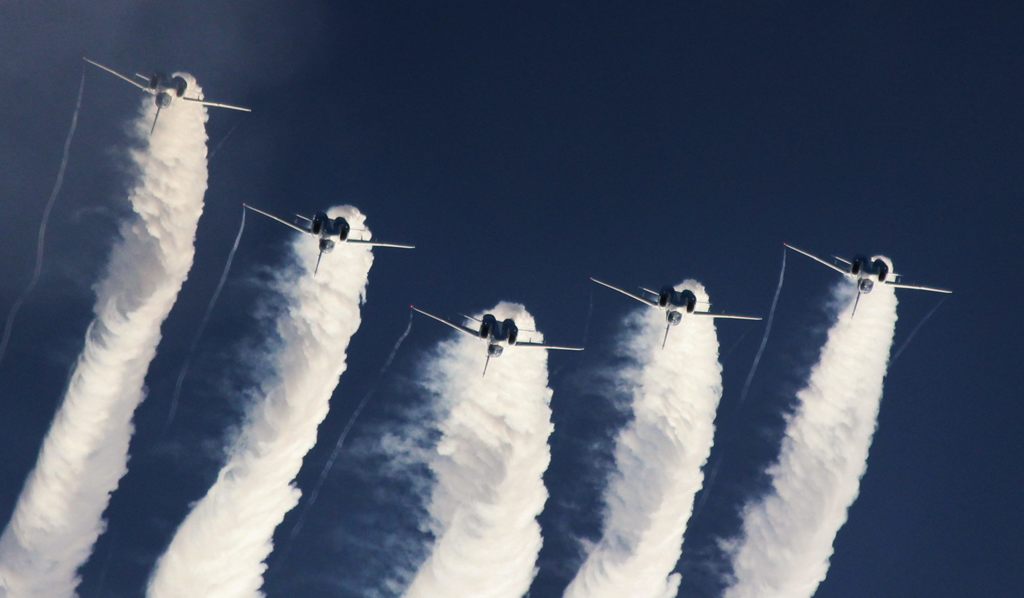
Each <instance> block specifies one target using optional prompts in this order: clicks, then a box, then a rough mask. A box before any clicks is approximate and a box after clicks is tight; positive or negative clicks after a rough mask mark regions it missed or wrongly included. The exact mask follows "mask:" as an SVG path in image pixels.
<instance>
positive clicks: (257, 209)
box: [242, 203, 312, 234]
mask: <svg viewBox="0 0 1024 598" xmlns="http://www.w3.org/2000/svg"><path fill="white" fill-rule="evenodd" d="M242 207H244V208H246V209H249V210H252V211H253V212H256V213H257V214H262V215H263V216H266V217H267V218H270V219H271V220H276V221H278V222H280V223H281V224H283V225H285V226H287V227H288V228H292V229H295V230H297V231H299V232H300V233H306V234H312V233H311V232H310V230H309V229H308V228H302V227H301V226H299V225H297V224H295V223H293V222H288V221H287V220H285V219H283V218H278V217H277V216H274V215H273V214H270V213H268V212H264V211H263V210H261V209H259V208H254V207H252V206H250V205H249V204H247V203H243V204H242Z"/></svg>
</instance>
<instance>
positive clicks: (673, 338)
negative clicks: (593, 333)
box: [565, 280, 722, 598]
mask: <svg viewBox="0 0 1024 598" xmlns="http://www.w3.org/2000/svg"><path fill="white" fill-rule="evenodd" d="M677 288H686V289H690V290H692V291H693V292H694V294H695V295H696V296H697V300H698V301H707V300H708V296H707V293H706V292H705V290H704V287H703V286H702V285H701V284H700V283H698V282H695V281H692V280H687V281H685V282H683V283H682V284H681V285H680V286H679V287H677ZM627 324H628V327H629V334H628V336H627V337H625V340H626V347H625V349H626V352H627V355H628V357H629V359H630V360H631V362H632V364H631V365H630V366H629V367H628V368H627V369H626V370H625V371H623V372H622V373H621V374H620V384H621V386H622V388H623V389H624V390H625V391H626V392H627V393H628V394H629V395H630V396H631V397H632V410H633V421H631V422H630V423H629V424H628V425H627V426H626V427H625V428H624V429H623V430H622V432H620V434H619V437H618V440H617V442H616V447H615V465H616V469H615V472H614V473H613V474H612V476H611V479H610V480H609V483H608V488H607V490H606V491H605V503H606V511H605V516H604V533H603V536H602V538H601V540H600V541H599V542H598V543H597V544H596V545H595V546H593V548H592V550H591V552H590V554H589V555H588V556H587V559H586V561H585V562H584V563H583V566H582V567H581V568H580V570H579V572H577V574H576V577H575V579H573V581H572V583H571V584H570V585H569V587H568V589H567V590H566V592H565V596H567V597H569V598H603V597H608V598H620V597H622V596H630V597H631V598H633V597H635V598H644V597H655V596H658V597H666V598H667V597H670V596H675V595H676V593H677V591H678V589H679V582H680V576H679V574H678V573H672V570H673V568H675V565H676V563H677V562H678V561H679V557H680V555H681V554H682V545H683V535H684V534H685V532H686V526H687V523H688V522H689V519H690V514H691V512H692V510H693V500H694V496H695V495H696V494H697V491H698V490H700V488H701V484H702V483H703V480H704V474H703V472H702V468H703V467H704V464H705V463H706V462H707V460H708V456H709V455H710V453H711V445H712V443H713V441H714V432H715V412H716V411H717V409H718V403H719V400H720V399H721V398H722V367H721V365H719V362H718V336H717V334H716V333H715V324H714V320H712V319H711V318H701V317H695V316H689V317H687V316H685V315H684V316H683V320H682V322H681V323H680V324H679V325H678V326H675V327H673V329H672V332H671V333H670V334H669V336H668V342H667V343H666V344H665V348H664V349H662V348H661V343H662V338H663V336H664V334H665V326H666V321H665V313H664V312H663V311H661V310H653V309H643V311H638V312H635V313H634V314H633V315H632V316H630V317H629V318H628V320H627Z"/></svg>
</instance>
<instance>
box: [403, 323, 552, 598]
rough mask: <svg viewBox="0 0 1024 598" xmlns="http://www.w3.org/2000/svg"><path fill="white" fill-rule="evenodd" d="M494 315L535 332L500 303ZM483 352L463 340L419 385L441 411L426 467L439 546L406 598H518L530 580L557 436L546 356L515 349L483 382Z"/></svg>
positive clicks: (452, 344)
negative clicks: (430, 475)
mask: <svg viewBox="0 0 1024 598" xmlns="http://www.w3.org/2000/svg"><path fill="white" fill-rule="evenodd" d="M490 313H492V314H494V315H495V316H496V317H497V318H498V319H499V320H502V319H504V318H513V319H514V320H515V321H516V324H517V325H518V326H519V327H520V328H521V329H530V328H534V324H533V317H532V316H530V314H529V313H528V312H527V311H526V309H525V308H524V307H523V306H521V305H517V304H512V303H499V304H498V305H497V306H496V307H495V308H494V309H493V310H491V312H490ZM520 334H521V335H523V336H530V334H529V333H524V332H521V333H520ZM533 336H534V340H540V337H539V335H536V334H535V335H533ZM485 353H486V351H485V347H484V343H483V342H481V341H480V340H479V339H474V338H472V337H470V336H468V335H462V334H460V335H459V336H458V338H452V339H450V340H447V341H445V342H443V343H441V345H440V346H439V348H438V351H437V354H436V356H435V357H434V358H433V359H432V361H431V362H430V363H429V364H427V367H426V368H425V372H426V375H427V380H426V382H425V387H426V389H427V391H428V392H429V393H430V394H431V395H433V397H434V400H435V401H436V402H437V403H438V404H439V408H440V410H441V411H442V413H444V415H443V416H442V419H441V421H440V423H439V431H440V434H441V439H440V442H439V444H438V446H437V449H436V452H435V453H434V454H433V455H432V457H431V460H430V462H429V466H430V469H431V470H432V471H433V473H434V476H435V478H436V480H437V483H436V486H435V487H434V491H433V495H432V497H431V500H430V505H429V512H430V517H431V531H432V532H433V534H434V536H435V544H434V546H433V550H432V552H431V554H430V556H429V557H428V558H427V560H426V562H424V563H423V565H422V566H421V567H420V569H419V571H417V573H416V575H415V577H414V579H413V581H412V584H411V585H410V587H409V588H408V590H407V592H406V596H409V597H424V598H436V597H438V596H476V597H489V598H500V597H505V596H507V597H509V598H513V597H514V598H520V597H521V596H523V595H524V594H526V592H527V591H528V590H529V588H530V583H531V582H532V580H533V577H534V575H535V574H536V562H537V555H538V553H539V552H540V547H541V532H540V525H539V524H538V523H537V516H538V515H539V514H540V512H541V510H542V509H543V508H544V502H545V501H546V500H547V497H548V492H547V489H546V488H545V487H544V482H543V480H542V476H543V475H544V471H545V470H546V469H547V467H548V463H549V462H550V460H551V452H550V449H549V447H548V437H549V436H550V435H551V432H552V431H553V429H554V427H553V425H552V423H551V408H550V401H551V389H550V388H548V386H547V384H548V367H547V363H548V359H547V354H546V352H545V351H543V350H538V349H525V348H519V349H517V348H516V347H511V348H509V349H507V350H506V351H505V353H504V355H502V356H501V357H500V358H498V359H492V360H491V364H490V367H489V368H488V370H487V376H486V377H481V375H480V374H481V372H482V370H483V367H484V358H485Z"/></svg>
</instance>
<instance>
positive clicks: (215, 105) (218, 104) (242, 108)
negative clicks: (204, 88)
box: [181, 97, 252, 112]
mask: <svg viewBox="0 0 1024 598" xmlns="http://www.w3.org/2000/svg"><path fill="white" fill-rule="evenodd" d="M181 99H183V100H188V101H189V102H196V103H198V104H202V105H203V106H210V107H211V108H227V109H228V110H238V111H239V112H252V108H246V107H245V106H235V105H234V104H223V103H221V102H207V101H206V100H200V99H199V98H185V97H183V98H181Z"/></svg>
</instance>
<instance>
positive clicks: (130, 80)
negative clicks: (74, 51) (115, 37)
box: [82, 56, 149, 91]
mask: <svg viewBox="0 0 1024 598" xmlns="http://www.w3.org/2000/svg"><path fill="white" fill-rule="evenodd" d="M82 60H84V61H86V62H88V63H89V64H91V65H93V66H95V67H99V68H101V69H103V70H105V71H107V72H108V73H110V74H111V75H113V76H115V77H117V78H119V79H123V80H125V81H127V82H129V83H131V84H132V85H134V86H135V87H138V88H139V89H141V90H142V91H149V87H147V86H145V85H142V84H141V83H139V82H138V81H136V80H135V79H132V78H131V77H126V76H124V75H122V74H121V73H119V72H117V71H115V70H114V69H112V68H110V67H106V66H103V65H102V64H100V63H98V62H95V61H92V60H89V59H88V58H86V57H85V56H83V57H82Z"/></svg>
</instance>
